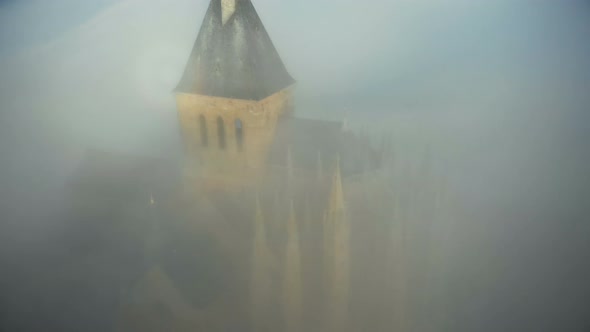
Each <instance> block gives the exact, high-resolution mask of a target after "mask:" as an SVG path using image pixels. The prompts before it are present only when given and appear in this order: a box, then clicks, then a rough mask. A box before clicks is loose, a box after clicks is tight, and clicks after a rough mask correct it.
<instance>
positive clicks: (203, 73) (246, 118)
mask: <svg viewBox="0 0 590 332" xmlns="http://www.w3.org/2000/svg"><path fill="white" fill-rule="evenodd" d="M294 82H295V81H294V80H293V78H292V77H291V76H290V75H289V73H288V72H287V70H286V69H285V66H284V64H283V62H282V60H281V58H280V57H279V54H278V52H277V51H276V49H275V47H274V46H273V43H272V41H271V39H270V37H269V35H268V33H267V32H266V30H265V28H264V26H263V24H262V22H261V21H260V18H259V17H258V14H257V13H256V10H255V9H254V6H253V5H252V2H251V1H250V0H211V3H210V5H209V9H208V11H207V14H206V15H205V19H204V20H203V24H202V26H201V29H200V32H199V34H198V37H197V40H196V42H195V45H194V47H193V50H192V53H191V55H190V58H189V60H188V63H187V66H186V69H185V71H184V74H183V76H182V79H181V81H180V83H179V84H178V87H177V88H176V90H175V93H176V102H177V107H178V117H179V121H180V127H181V131H182V139H183V142H184V146H185V151H186V157H187V158H186V159H187V164H186V165H187V174H188V175H189V176H192V177H194V178H200V179H203V180H205V181H206V182H207V183H209V184H213V185H215V186H221V187H227V186H232V185H242V184H247V183H248V181H255V180H256V179H257V178H258V176H259V175H261V174H263V173H264V166H265V164H266V159H267V155H268V152H269V149H270V145H271V143H272V141H273V138H274V134H275V129H276V125H277V121H278V120H279V119H280V118H281V117H283V116H285V114H287V113H288V112H289V111H290V110H291V109H292V93H291V87H292V86H293V84H294Z"/></svg>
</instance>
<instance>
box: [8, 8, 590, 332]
mask: <svg viewBox="0 0 590 332" xmlns="http://www.w3.org/2000/svg"><path fill="white" fill-rule="evenodd" d="M254 4H255V6H256V8H257V10H258V13H259V15H260V16H261V18H262V20H263V22H264V24H265V26H266V28H267V30H268V31H269V33H270V35H271V37H272V39H273V41H274V43H275V45H276V47H277V48H278V50H279V52H280V54H281V56H282V58H283V60H284V62H285V63H286V65H287V68H288V69H289V71H290V72H291V74H292V75H293V76H294V77H295V79H296V80H297V81H298V82H299V83H298V88H297V89H298V91H297V112H298V114H299V115H301V116H308V117H317V118H330V119H337V120H339V119H342V118H343V117H348V119H349V121H350V123H351V125H352V126H353V127H354V128H362V127H364V128H366V130H368V131H371V132H382V131H386V132H391V133H393V134H394V136H395V137H396V138H397V139H398V143H401V144H405V142H407V144H408V145H411V144H416V142H423V141H428V142H431V144H432V145H433V146H434V147H435V149H434V150H435V151H436V152H435V153H436V157H437V160H438V162H439V163H440V164H441V165H442V169H443V172H444V175H445V176H447V177H448V178H449V179H450V182H451V183H452V190H453V192H454V193H455V194H456V195H457V197H458V200H459V201H460V202H461V205H462V206H463V208H464V210H465V215H468V216H469V218H465V220H460V221H458V223H457V229H456V230H455V231H454V234H455V235H454V238H453V239H452V241H453V245H454V246H455V248H456V251H455V253H456V255H455V257H454V259H453V263H452V264H453V266H452V270H453V271H454V274H453V276H454V278H452V279H451V281H449V294H448V296H449V308H450V309H449V315H451V316H452V320H453V321H455V324H454V327H455V328H456V330H459V331H530V330H536V331H558V330H559V331H587V330H588V329H590V324H589V323H588V322H587V320H586V319H585V316H587V315H588V313H589V311H588V304H589V303H590V286H589V285H588V280H590V268H589V267H588V264H589V263H588V262H589V255H590V242H589V238H590V223H589V222H590V220H589V219H590V217H589V215H588V211H587V208H588V206H590V194H589V187H588V186H589V185H590V171H589V169H590V163H589V161H590V155H589V154H590V153H589V151H590V149H589V148H588V141H589V139H590V116H589V115H588V108H589V106H588V105H590V94H589V93H588V91H589V88H590V60H588V59H590V3H589V2H588V1H582V0H578V1H574V0H571V1H570V0H564V1H549V0H534V1H533V0H528V1H527V0H495V1H475V0H474V1H467V0H455V1H450V0H448V1H445V0H423V1H410V0H389V1H383V0H378V1H370V2H367V1H365V2H360V1H352V0H341V1H334V0H331V1H328V0H315V1H307V0H305V1H304V0H300V1H279V0H274V1H271V0H257V1H254ZM207 6H208V1H205V0H177V1H169V0H126V1H114V0H100V1H90V0H86V1H81V0H78V1H75V0H53V1H43V0H11V1H0V156H1V162H0V194H1V197H0V209H1V210H0V213H1V214H0V220H1V222H2V229H1V233H0V240H1V241H2V245H1V247H0V248H2V252H1V253H0V258H1V259H2V260H3V261H4V262H6V263H4V264H3V265H2V270H4V269H6V270H10V269H11V266H15V265H14V264H17V263H15V262H19V264H25V265H33V266H34V265H38V264H41V263H40V262H39V261H37V260H35V259H34V257H35V254H34V253H35V252H36V251H39V250H48V249H51V248H52V247H54V246H58V244H56V243H53V242H52V240H51V239H52V237H53V236H55V235H56V234H58V233H59V232H61V228H60V226H61V220H59V218H53V217H52V216H54V215H59V209H60V206H61V201H60V200H61V199H62V196H61V195H60V193H61V190H62V188H63V185H64V181H65V179H66V177H67V176H68V175H69V174H70V173H71V171H72V170H73V169H74V168H75V167H76V165H77V163H78V162H79V160H80V158H81V157H82V155H83V152H84V150H85V149H86V148H89V147H91V148H99V149H104V150H107V151H118V152H123V153H127V154H132V155H162V154H163V155H166V156H175V155H178V153H179V152H178V147H177V143H178V132H177V130H178V129H177V124H176V114H175V105H174V100H173V96H172V94H171V91H172V89H173V88H174V86H175V84H176V83H177V81H178V79H179V77H180V74H181V71H182V69H183V66H184V65H185V62H186V60H187V57H188V55H189V52H190V49H191V48H192V44H193V42H194V39H195V38H196V34H197V32H198V28H199V26H200V23H201V20H202V18H203V16H204V13H205V10H206V8H207ZM23 261H24V262H25V263H23ZM11 264H13V265H11ZM0 287H2V289H8V288H10V289H13V290H14V289H18V285H15V284H14V283H13V282H12V283H11V282H8V281H6V280H5V279H2V277H0ZM14 294H16V295H14ZM15 297H18V298H20V299H21V301H22V302H23V303H25V305H23V306H22V307H26V306H27V305H26V304H27V295H26V293H18V292H17V291H14V292H13V294H11V296H10V297H9V296H6V297H4V299H5V300H2V296H0V301H1V302H0V304H1V305H2V307H0V309H1V310H2V312H0V319H2V318H3V317H6V316H7V315H11V311H10V310H11V308H15V306H13V302H10V301H8V300H7V299H12V298H15ZM31 305H33V304H31ZM22 307H18V310H22ZM20 313H21V314H22V312H20ZM24 314H25V315H26V312H25V313H24ZM31 319H34V317H31ZM0 323H1V321H0ZM0 326H1V324H0Z"/></svg>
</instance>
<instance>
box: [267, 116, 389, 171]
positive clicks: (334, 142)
mask: <svg viewBox="0 0 590 332" xmlns="http://www.w3.org/2000/svg"><path fill="white" fill-rule="evenodd" d="M342 127H343V123H342V122H337V121H325V120H314V119H302V118H296V117H285V118H283V119H281V120H279V124H278V126H277V130H276V136H275V139H274V141H273V145H272V146H271V151H270V155H269V164H270V165H271V166H280V167H286V166H287V151H288V150H290V151H291V160H292V163H293V167H294V168H295V169H299V170H304V171H312V172H315V171H317V168H318V153H320V154H321V158H322V165H323V169H324V171H325V172H329V171H330V170H332V169H333V167H334V165H335V161H336V158H337V157H340V167H341V170H342V173H343V175H344V176H350V175H355V174H360V173H362V172H364V171H367V170H370V169H374V168H375V167H376V166H377V164H378V156H377V154H376V152H375V151H374V150H373V149H372V148H371V146H370V144H369V143H368V142H365V141H363V140H361V139H359V138H358V137H357V136H356V135H355V134H354V133H352V132H350V131H347V130H343V128H342Z"/></svg>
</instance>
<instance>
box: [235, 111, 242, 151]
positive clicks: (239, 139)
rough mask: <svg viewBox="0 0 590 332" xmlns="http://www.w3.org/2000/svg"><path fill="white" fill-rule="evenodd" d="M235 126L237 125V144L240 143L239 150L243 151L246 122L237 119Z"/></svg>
mask: <svg viewBox="0 0 590 332" xmlns="http://www.w3.org/2000/svg"><path fill="white" fill-rule="evenodd" d="M235 126H236V144H237V145H238V151H242V146H243V143H244V124H243V123H242V120H240V119H236V121H235Z"/></svg>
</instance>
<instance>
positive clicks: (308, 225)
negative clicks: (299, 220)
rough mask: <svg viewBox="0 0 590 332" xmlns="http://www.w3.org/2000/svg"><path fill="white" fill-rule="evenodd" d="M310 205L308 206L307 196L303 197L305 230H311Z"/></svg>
mask: <svg viewBox="0 0 590 332" xmlns="http://www.w3.org/2000/svg"><path fill="white" fill-rule="evenodd" d="M311 219H312V218H311V207H310V206H309V198H306V199H305V230H306V232H309V231H311V227H312V220H311Z"/></svg>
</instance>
